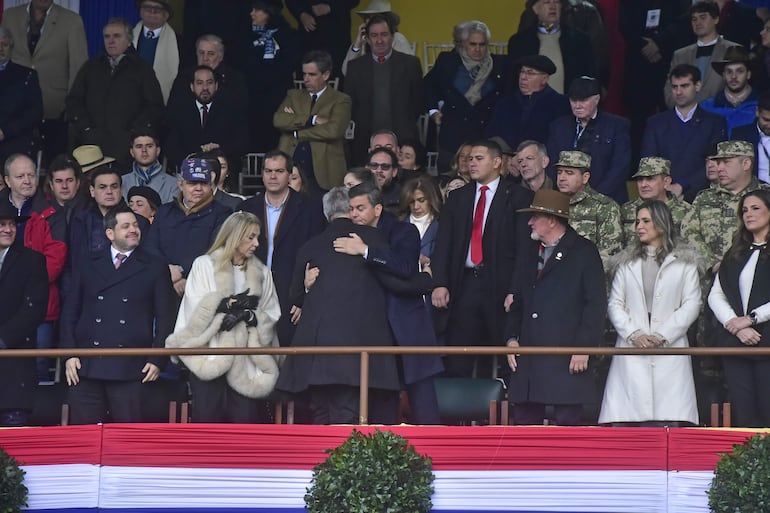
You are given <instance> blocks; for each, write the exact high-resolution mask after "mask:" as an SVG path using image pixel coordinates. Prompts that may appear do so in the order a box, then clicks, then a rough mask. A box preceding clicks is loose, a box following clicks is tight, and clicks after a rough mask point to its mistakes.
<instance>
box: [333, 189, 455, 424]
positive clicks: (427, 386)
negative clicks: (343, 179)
mask: <svg viewBox="0 0 770 513" xmlns="http://www.w3.org/2000/svg"><path fill="white" fill-rule="evenodd" d="M349 194H350V218H351V219H352V220H353V223H354V224H357V225H362V226H372V227H375V228H377V229H378V230H379V231H380V232H381V233H382V234H383V235H384V236H385V238H386V239H387V243H388V245H387V246H383V247H381V248H376V247H374V248H369V247H368V246H367V245H366V243H364V241H363V240H361V237H359V236H358V235H351V236H350V237H340V238H338V239H336V240H335V241H334V248H335V251H337V252H338V253H345V254H348V255H360V256H362V257H364V258H365V260H366V263H367V264H368V265H369V266H370V267H371V268H372V269H374V270H376V271H377V276H378V278H379V279H380V283H382V285H383V287H384V288H385V292H386V300H387V306H388V323H389V324H390V330H391V332H392V333H393V338H394V340H395V341H396V343H397V344H398V345H401V346H431V345H433V346H435V345H436V344H437V342H436V334H435V332H434V331H433V324H432V321H431V317H430V313H429V312H428V309H427V305H426V304H425V301H424V300H423V295H424V294H426V293H427V292H428V291H429V290H430V288H431V283H430V282H431V280H430V277H429V275H427V274H426V273H420V272H419V268H418V265H417V263H418V261H419V257H420V234H419V232H418V231H417V228H416V227H415V226H414V225H413V224H411V223H406V222H403V221H399V220H398V218H396V216H395V215H393V214H392V213H390V212H387V211H385V210H384V207H383V201H382V193H381V192H380V190H379V189H378V188H377V186H376V185H375V184H373V183H371V182H363V183H361V184H359V185H356V186H355V187H353V188H351V189H350V191H349ZM401 368H402V373H401V374H402V377H403V380H404V383H405V385H406V391H407V393H408V395H409V406H410V409H411V412H412V418H411V421H412V422H413V423H415V424H438V423H439V422H440V421H441V419H440V417H439V411H438V401H437V399H436V390H435V388H434V386H433V377H434V376H436V375H438V374H439V373H440V372H441V371H442V370H443V369H444V367H443V365H442V364H441V358H440V357H439V356H438V355H402V356H401Z"/></svg>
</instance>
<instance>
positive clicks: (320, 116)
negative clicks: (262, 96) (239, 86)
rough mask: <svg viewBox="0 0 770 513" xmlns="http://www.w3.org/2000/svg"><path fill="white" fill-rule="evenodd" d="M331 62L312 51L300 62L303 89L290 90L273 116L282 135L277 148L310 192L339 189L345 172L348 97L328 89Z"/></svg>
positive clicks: (326, 54)
mask: <svg viewBox="0 0 770 513" xmlns="http://www.w3.org/2000/svg"><path fill="white" fill-rule="evenodd" d="M331 68H332V59H331V56H330V55H329V54H328V53H327V52H324V51H318V50H316V51H312V52H310V53H308V54H307V55H305V57H304V58H303V59H302V78H303V81H304V83H305V89H304V90H302V89H290V90H289V91H287V92H286V98H285V99H284V100H283V103H281V105H280V106H279V107H278V110H277V111H276V112H275V115H274V116H273V124H274V125H275V128H277V129H278V130H280V131H281V139H280V141H279V143H278V148H279V149H280V150H281V151H283V152H284V153H287V154H289V155H291V156H292V157H293V158H294V161H295V162H296V163H297V165H298V166H299V168H300V169H302V170H303V171H304V172H305V176H306V177H307V178H308V182H309V183H308V184H306V186H309V187H310V189H309V190H311V191H317V190H319V189H320V190H329V189H331V188H332V187H336V186H337V185H342V178H343V177H344V176H345V171H346V170H347V163H346V161H345V147H344V142H345V131H346V130H347V128H348V125H349V124H350V97H349V96H348V95H346V94H345V93H341V92H339V91H337V90H336V89H334V88H333V87H329V77H330V75H331Z"/></svg>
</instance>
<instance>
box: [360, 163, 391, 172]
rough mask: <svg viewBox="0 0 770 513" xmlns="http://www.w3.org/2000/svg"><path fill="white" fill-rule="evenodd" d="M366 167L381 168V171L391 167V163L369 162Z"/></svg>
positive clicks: (388, 169)
mask: <svg viewBox="0 0 770 513" xmlns="http://www.w3.org/2000/svg"><path fill="white" fill-rule="evenodd" d="M366 167H368V168H369V169H371V170H372V171H374V170H375V169H382V170H383V171H390V170H391V169H393V164H388V163H387V162H383V163H379V162H369V163H368V164H367V165H366Z"/></svg>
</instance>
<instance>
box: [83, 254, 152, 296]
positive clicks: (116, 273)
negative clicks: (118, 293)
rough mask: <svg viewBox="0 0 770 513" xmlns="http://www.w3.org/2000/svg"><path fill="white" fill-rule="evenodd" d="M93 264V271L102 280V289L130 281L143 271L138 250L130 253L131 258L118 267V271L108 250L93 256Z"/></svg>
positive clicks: (141, 256) (141, 257)
mask: <svg viewBox="0 0 770 513" xmlns="http://www.w3.org/2000/svg"><path fill="white" fill-rule="evenodd" d="M93 264H94V266H93V267H94V269H95V270H96V272H97V273H99V275H100V276H101V278H102V280H101V281H102V283H103V284H104V285H103V287H102V288H103V289H107V288H110V287H112V286H113V285H116V284H118V283H121V282H124V281H126V280H130V279H131V278H133V277H134V276H135V275H137V274H138V273H140V272H142V271H143V270H144V269H145V263H144V258H143V255H142V253H141V251H140V250H139V248H137V249H135V250H134V251H133V253H131V256H129V257H128V258H127V259H126V261H125V262H124V263H123V265H121V266H120V269H115V264H114V262H113V261H112V253H111V252H110V250H109V249H108V250H107V251H102V252H100V253H99V254H97V255H94V262H93Z"/></svg>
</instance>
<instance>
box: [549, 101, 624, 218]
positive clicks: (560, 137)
mask: <svg viewBox="0 0 770 513" xmlns="http://www.w3.org/2000/svg"><path fill="white" fill-rule="evenodd" d="M575 123H576V121H575V116H573V115H568V116H563V117H561V118H559V119H557V120H556V121H554V122H553V123H551V126H550V128H549V129H548V144H547V147H548V153H549V157H550V159H551V163H550V164H549V165H548V176H550V177H551V179H552V180H554V182H555V181H556V167H555V166H554V164H556V162H558V161H559V152H560V151H564V150H572V149H576V150H579V151H582V152H584V153H587V154H589V155H591V178H590V183H591V187H593V188H594V190H596V191H598V192H601V193H602V194H606V195H607V196H609V197H611V198H612V199H614V200H615V201H617V202H618V203H620V204H621V205H622V204H623V203H625V202H626V201H628V191H627V189H626V180H628V177H629V172H628V171H629V168H630V166H631V133H630V131H631V125H630V124H629V122H628V120H627V119H626V118H623V117H620V116H616V115H614V114H609V113H607V112H601V111H600V112H599V113H598V114H597V116H596V118H595V119H592V120H591V121H590V122H589V123H588V125H587V126H586V128H585V131H584V132H583V135H582V136H581V138H580V139H579V140H578V142H577V146H573V143H574V141H575Z"/></svg>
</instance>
